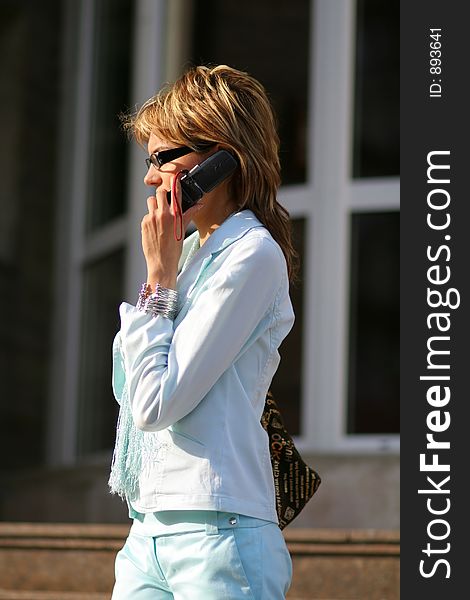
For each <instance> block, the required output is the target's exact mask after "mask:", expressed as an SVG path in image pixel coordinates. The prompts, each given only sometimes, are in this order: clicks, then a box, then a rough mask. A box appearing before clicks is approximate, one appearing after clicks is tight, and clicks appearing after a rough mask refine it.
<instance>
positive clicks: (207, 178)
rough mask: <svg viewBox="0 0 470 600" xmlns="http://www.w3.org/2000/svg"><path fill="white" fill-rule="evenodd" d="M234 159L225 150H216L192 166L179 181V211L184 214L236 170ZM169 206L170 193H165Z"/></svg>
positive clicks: (236, 164)
mask: <svg viewBox="0 0 470 600" xmlns="http://www.w3.org/2000/svg"><path fill="white" fill-rule="evenodd" d="M237 166H238V163H237V161H236V159H235V157H234V156H233V155H232V154H230V152H228V151H227V150H218V151H217V152H214V154H211V156H209V158H206V159H205V160H203V161H202V163H200V164H198V165H196V166H194V167H193V168H192V169H191V170H190V171H188V172H187V173H185V174H184V175H183V176H182V177H181V179H180V182H181V195H182V198H181V210H182V212H185V211H187V210H188V208H191V206H194V205H195V204H196V203H197V202H198V201H199V200H200V199H201V198H202V196H203V195H204V194H206V193H207V192H210V191H211V190H213V189H214V188H215V187H216V186H218V185H219V183H222V181H224V180H225V179H227V177H229V176H230V175H231V174H232V173H233V172H234V171H235V169H236V168H237ZM167 199H168V204H171V192H167Z"/></svg>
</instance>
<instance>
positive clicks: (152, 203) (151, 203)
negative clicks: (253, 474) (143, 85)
mask: <svg viewBox="0 0 470 600" xmlns="http://www.w3.org/2000/svg"><path fill="white" fill-rule="evenodd" d="M147 208H148V211H149V213H152V212H153V211H154V210H157V199H156V198H155V196H149V197H148V198H147Z"/></svg>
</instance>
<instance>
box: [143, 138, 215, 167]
mask: <svg viewBox="0 0 470 600" xmlns="http://www.w3.org/2000/svg"><path fill="white" fill-rule="evenodd" d="M214 145H215V144H213V143H208V144H205V145H204V146H203V145H202V144H200V145H199V146H198V149H197V150H194V148H190V147H189V146H180V147H179V148H171V149H170V150H160V151H159V152H153V153H152V154H151V155H150V156H149V157H148V158H146V159H145V164H146V165H147V169H150V166H151V165H153V166H154V167H156V168H157V169H159V168H160V167H161V166H163V165H164V164H165V163H167V162H171V161H172V160H175V159H176V158H181V157H182V156H186V155H187V154H191V152H205V151H206V150H209V148H211V147H212V146H214Z"/></svg>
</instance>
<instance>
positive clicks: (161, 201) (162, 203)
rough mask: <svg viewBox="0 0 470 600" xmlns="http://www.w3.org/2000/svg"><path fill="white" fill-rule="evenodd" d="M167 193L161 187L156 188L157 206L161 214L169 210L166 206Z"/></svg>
mask: <svg viewBox="0 0 470 600" xmlns="http://www.w3.org/2000/svg"><path fill="white" fill-rule="evenodd" d="M167 192H168V190H166V189H165V188H163V187H162V188H158V190H157V205H158V208H159V209H160V210H161V211H162V212H168V211H169V210H170V209H169V206H168V200H167Z"/></svg>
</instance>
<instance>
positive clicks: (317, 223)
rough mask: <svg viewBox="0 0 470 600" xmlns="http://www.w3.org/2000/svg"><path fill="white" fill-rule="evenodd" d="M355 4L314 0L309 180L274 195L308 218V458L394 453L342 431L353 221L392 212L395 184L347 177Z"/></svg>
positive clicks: (381, 441)
mask: <svg viewBox="0 0 470 600" xmlns="http://www.w3.org/2000/svg"><path fill="white" fill-rule="evenodd" d="M355 16H356V0H335V1H334V2H332V1H331V0H312V7H311V27H310V31H311V45H310V57H309V58H310V61H309V76H310V82H309V83H310V84H309V92H310V93H309V111H308V114H309V128H308V140H309V149H310V151H309V153H308V169H307V182H306V183H305V184H304V185H301V186H285V187H283V188H281V192H280V196H279V199H280V201H281V202H282V203H283V204H284V205H285V206H286V207H287V208H288V210H289V212H290V214H291V216H292V218H300V217H302V218H305V219H306V248H305V257H304V259H305V263H304V264H305V271H304V280H305V288H304V339H303V361H302V362H303V368H302V375H303V381H302V390H303V397H302V402H301V407H302V410H301V434H300V435H299V436H297V437H296V443H297V444H298V446H299V448H300V449H301V450H302V451H307V452H315V453H328V454H332V453H343V452H347V453H349V454H350V453H356V452H357V453H392V454H397V453H398V452H399V447H400V441H399V435H357V434H347V433H346V419H347V411H348V404H347V373H348V331H349V283H350V282H349V275H350V269H349V265H350V215H351V213H352V212H357V211H373V212H377V211H388V210H399V178H398V177H390V178H385V177H384V178H367V179H363V180H361V179H353V178H352V177H351V171H352V168H351V165H352V152H353V143H352V142H353V140H352V137H353V133H354V120H353V119H354V83H355V41H356V22H355Z"/></svg>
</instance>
